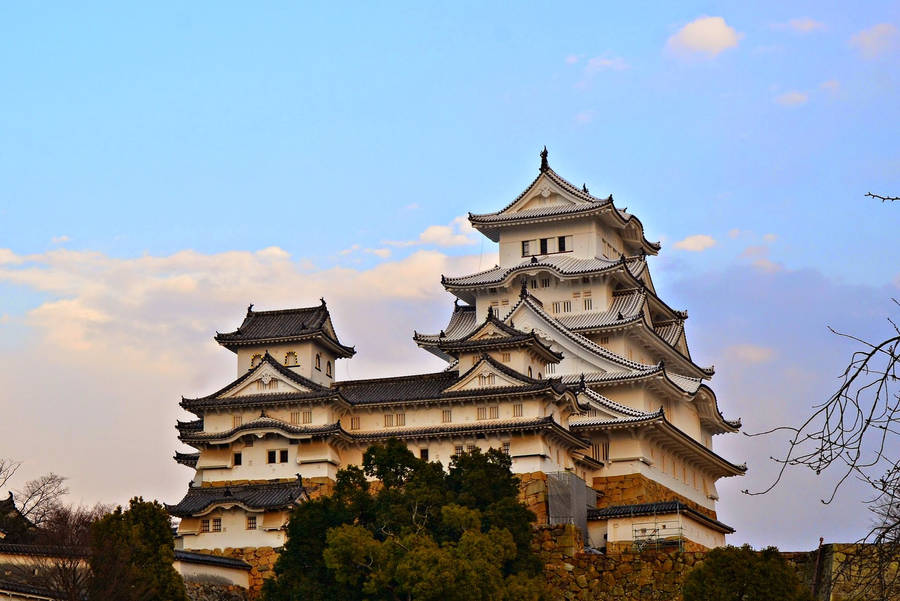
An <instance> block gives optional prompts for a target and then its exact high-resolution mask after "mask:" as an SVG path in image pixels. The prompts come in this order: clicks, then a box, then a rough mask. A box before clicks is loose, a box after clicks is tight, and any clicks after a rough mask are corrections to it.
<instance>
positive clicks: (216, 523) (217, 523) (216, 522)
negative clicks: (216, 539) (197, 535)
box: [212, 518, 222, 532]
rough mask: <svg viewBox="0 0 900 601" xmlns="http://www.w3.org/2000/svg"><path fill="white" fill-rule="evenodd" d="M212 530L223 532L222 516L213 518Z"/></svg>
mask: <svg viewBox="0 0 900 601" xmlns="http://www.w3.org/2000/svg"><path fill="white" fill-rule="evenodd" d="M212 531H213V532H221V531H222V518H213V521H212Z"/></svg>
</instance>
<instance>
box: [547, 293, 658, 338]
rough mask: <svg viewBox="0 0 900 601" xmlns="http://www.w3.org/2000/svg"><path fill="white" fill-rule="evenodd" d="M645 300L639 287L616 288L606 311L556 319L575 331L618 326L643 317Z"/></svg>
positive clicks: (570, 315)
mask: <svg viewBox="0 0 900 601" xmlns="http://www.w3.org/2000/svg"><path fill="white" fill-rule="evenodd" d="M646 300H647V295H646V293H645V291H644V290H643V289H641V288H630V289H628V290H617V291H615V292H613V299H612V304H611V305H610V306H609V309H607V310H606V311H592V312H585V313H569V314H567V315H563V316H561V317H558V318H557V320H558V321H559V323H561V324H562V325H564V326H565V327H567V328H569V329H570V330H575V331H576V332H586V331H591V330H597V329H601V328H607V327H610V326H616V327H618V326H622V325H625V324H628V323H631V322H634V321H639V320H640V319H641V318H642V317H643V308H644V302H645V301H646Z"/></svg>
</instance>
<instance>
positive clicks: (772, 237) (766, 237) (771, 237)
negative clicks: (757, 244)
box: [763, 234, 778, 242]
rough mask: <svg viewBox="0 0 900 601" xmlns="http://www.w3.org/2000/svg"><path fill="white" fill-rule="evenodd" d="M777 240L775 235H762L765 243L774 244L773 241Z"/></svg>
mask: <svg viewBox="0 0 900 601" xmlns="http://www.w3.org/2000/svg"><path fill="white" fill-rule="evenodd" d="M777 239H778V236H776V235H775V234H764V235H763V240H765V241H766V242H775V240H777Z"/></svg>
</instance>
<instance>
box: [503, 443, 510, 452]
mask: <svg viewBox="0 0 900 601" xmlns="http://www.w3.org/2000/svg"><path fill="white" fill-rule="evenodd" d="M503 452H504V453H505V454H507V455H509V441H506V442H504V443H503Z"/></svg>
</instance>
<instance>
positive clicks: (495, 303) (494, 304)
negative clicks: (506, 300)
mask: <svg viewBox="0 0 900 601" xmlns="http://www.w3.org/2000/svg"><path fill="white" fill-rule="evenodd" d="M499 306H500V301H491V307H493V308H495V309H496V308H497V307H499Z"/></svg>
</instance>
